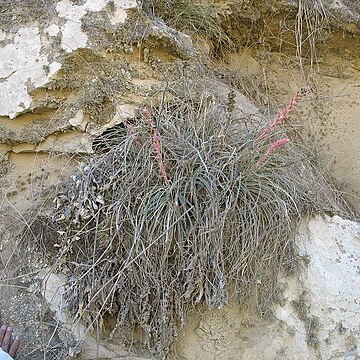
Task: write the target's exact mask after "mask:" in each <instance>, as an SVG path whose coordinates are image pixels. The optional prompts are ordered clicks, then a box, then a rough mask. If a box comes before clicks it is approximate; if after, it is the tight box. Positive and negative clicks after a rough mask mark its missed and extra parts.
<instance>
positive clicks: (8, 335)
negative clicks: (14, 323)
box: [1, 326, 12, 353]
mask: <svg viewBox="0 0 360 360" xmlns="http://www.w3.org/2000/svg"><path fill="white" fill-rule="evenodd" d="M11 334H12V328H11V327H10V326H9V327H8V328H7V329H6V331H5V335H4V338H3V340H2V344H1V347H2V349H3V350H4V351H5V352H7V353H8V352H9V350H10V342H11Z"/></svg>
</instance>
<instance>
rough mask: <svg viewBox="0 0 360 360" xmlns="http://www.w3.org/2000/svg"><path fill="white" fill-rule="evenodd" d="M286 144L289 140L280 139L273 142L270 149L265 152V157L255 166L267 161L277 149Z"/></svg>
mask: <svg viewBox="0 0 360 360" xmlns="http://www.w3.org/2000/svg"><path fill="white" fill-rule="evenodd" d="M288 142H290V139H288V138H281V139H279V140H277V141H275V142H273V143H272V144H271V145H270V147H269V148H268V150H267V151H266V153H265V155H264V156H263V157H262V158H261V159H260V160H259V161H258V163H257V166H259V165H261V164H262V163H263V162H264V161H265V160H266V159H268V157H269V156H270V155H271V154H272V153H273V152H274V151H275V150H276V149H278V148H279V147H281V146H284V145H285V144H287V143H288Z"/></svg>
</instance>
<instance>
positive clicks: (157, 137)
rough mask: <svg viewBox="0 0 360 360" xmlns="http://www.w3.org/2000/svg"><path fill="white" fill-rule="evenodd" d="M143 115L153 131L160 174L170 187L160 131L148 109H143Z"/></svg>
mask: <svg viewBox="0 0 360 360" xmlns="http://www.w3.org/2000/svg"><path fill="white" fill-rule="evenodd" d="M143 114H144V117H145V120H146V122H147V123H148V124H149V125H150V127H151V129H152V131H153V147H154V149H155V151H156V158H157V160H158V164H159V170H160V174H161V176H162V177H163V179H164V181H165V184H166V185H167V186H169V185H170V181H169V177H168V175H167V172H166V167H165V164H164V161H163V153H162V150H161V143H160V135H159V130H158V129H157V127H156V125H155V122H154V119H153V116H152V114H151V112H150V110H149V109H148V108H147V107H144V108H143Z"/></svg>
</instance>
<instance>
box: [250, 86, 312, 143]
mask: <svg viewBox="0 0 360 360" xmlns="http://www.w3.org/2000/svg"><path fill="white" fill-rule="evenodd" d="M307 91H308V90H307V87H304V88H302V90H301V91H297V92H296V94H295V95H294V96H293V98H292V99H291V100H290V102H289V103H288V104H286V105H285V106H284V107H283V108H282V110H281V111H280V112H279V113H278V114H277V116H276V118H275V119H274V120H273V121H272V122H271V123H270V125H269V126H268V127H267V128H266V129H265V130H264V131H263V133H262V134H261V135H260V136H259V137H258V138H257V139H256V141H255V142H256V143H259V142H261V141H263V140H264V139H265V138H266V137H267V136H268V135H269V134H270V133H271V132H272V130H273V129H274V128H275V127H276V126H277V125H280V124H281V123H282V121H283V120H286V119H287V118H288V116H289V113H290V111H292V110H293V108H294V107H295V106H296V105H297V104H298V103H299V101H300V100H301V98H302V97H303V96H304V95H306V93H307Z"/></svg>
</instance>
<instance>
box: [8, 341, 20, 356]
mask: <svg viewBox="0 0 360 360" xmlns="http://www.w3.org/2000/svg"><path fill="white" fill-rule="evenodd" d="M19 345H20V339H19V337H18V336H15V340H14V342H13V343H12V344H11V347H10V350H9V355H10V356H11V357H12V358H15V356H16V353H17V351H18V348H19Z"/></svg>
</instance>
